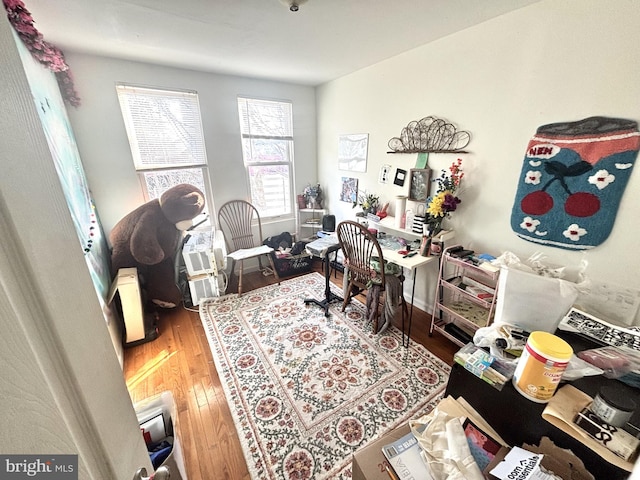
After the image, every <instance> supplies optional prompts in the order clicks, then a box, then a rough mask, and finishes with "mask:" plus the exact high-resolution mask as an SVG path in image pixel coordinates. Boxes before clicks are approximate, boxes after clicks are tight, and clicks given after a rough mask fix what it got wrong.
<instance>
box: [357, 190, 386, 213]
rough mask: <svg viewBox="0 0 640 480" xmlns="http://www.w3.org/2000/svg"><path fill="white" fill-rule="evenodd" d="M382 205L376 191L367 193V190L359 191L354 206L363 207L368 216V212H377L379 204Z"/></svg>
mask: <svg viewBox="0 0 640 480" xmlns="http://www.w3.org/2000/svg"><path fill="white" fill-rule="evenodd" d="M379 205H380V197H378V195H376V194H374V193H367V192H366V190H365V191H364V192H362V193H358V196H357V198H356V201H355V202H353V207H352V208H356V207H360V208H362V213H363V214H364V216H365V217H366V216H367V214H368V213H374V214H375V213H376V211H377V210H378V206H379Z"/></svg>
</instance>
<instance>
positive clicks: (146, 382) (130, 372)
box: [124, 262, 458, 480]
mask: <svg viewBox="0 0 640 480" xmlns="http://www.w3.org/2000/svg"><path fill="white" fill-rule="evenodd" d="M314 269H315V270H317V271H321V263H319V262H314ZM274 281H275V279H274V278H273V277H272V276H270V277H265V276H263V275H261V274H260V273H258V272H255V273H251V274H246V275H245V276H244V279H243V290H244V291H249V290H253V289H256V288H259V287H262V286H265V285H269V284H271V283H274ZM332 281H334V282H336V283H338V284H339V285H341V284H342V277H341V275H340V274H338V278H337V279H335V278H334V277H333V276H332ZM227 291H228V292H234V291H236V290H235V285H231V286H230V288H229V289H228V290H227ZM430 320H431V316H430V315H428V314H427V313H425V312H423V311H422V310H420V309H417V308H414V317H413V326H412V328H411V337H412V339H413V340H415V341H417V342H419V343H421V344H423V345H424V346H425V347H426V348H428V349H429V350H430V351H431V352H433V353H434V354H435V355H437V356H438V357H440V358H441V359H442V360H443V361H445V362H447V363H448V364H449V365H451V364H452V362H453V355H454V353H455V352H456V351H458V347H457V346H456V345H454V344H453V343H451V342H450V341H448V340H446V339H445V338H444V337H442V336H441V335H439V334H434V336H433V337H429V335H428V332H429V322H430ZM394 323H396V326H398V327H400V321H399V320H398V321H397V322H394ZM158 326H159V329H160V335H159V336H158V338H157V339H156V340H154V341H152V342H149V343H145V344H142V345H138V346H136V347H131V348H128V349H126V350H125V360H124V375H125V379H126V382H127V386H128V388H129V392H130V394H131V398H132V400H133V401H134V402H137V401H140V400H143V399H145V398H147V397H150V396H152V395H154V394H156V393H160V392H162V391H165V390H170V391H171V392H173V395H174V398H175V401H176V404H177V410H178V413H177V415H178V418H177V421H176V420H174V422H175V425H176V426H177V428H178V430H179V435H180V441H181V444H182V450H183V453H184V457H185V466H186V471H187V476H188V478H189V480H213V479H215V480H219V479H229V480H244V479H249V478H250V476H249V472H248V470H247V465H246V463H245V460H244V456H243V453H242V448H241V446H240V442H239V440H238V435H237V432H236V429H235V425H234V423H233V418H232V417H231V411H230V410H229V406H228V405H227V402H226V399H225V395H224V391H223V390H222V386H221V384H220V379H219V378H218V373H217V371H216V368H215V365H214V364H213V359H212V357H211V352H210V350H209V345H208V343H207V338H206V335H205V332H204V329H203V327H202V324H201V323H200V317H199V315H198V313H197V312H196V311H190V310H187V309H185V308H182V307H179V308H176V309H173V310H167V311H165V312H162V314H161V317H160V321H159V325H158Z"/></svg>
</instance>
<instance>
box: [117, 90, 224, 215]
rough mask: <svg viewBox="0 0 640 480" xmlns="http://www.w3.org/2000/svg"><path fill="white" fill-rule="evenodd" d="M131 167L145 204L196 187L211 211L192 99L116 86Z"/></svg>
mask: <svg viewBox="0 0 640 480" xmlns="http://www.w3.org/2000/svg"><path fill="white" fill-rule="evenodd" d="M116 91H117V93H118V100H119V101H120V108H121V110H122V116H123V118H124V124H125V127H126V129H127V136H128V137H129V144H130V146H131V153H132V155H133V163H134V165H135V168H136V170H137V172H138V174H139V175H140V180H141V183H142V186H143V190H144V194H145V198H146V199H147V200H152V199H154V198H159V197H160V196H161V195H162V194H163V193H164V192H165V190H167V189H169V188H171V187H173V186H174V185H178V184H180V183H189V184H191V185H194V186H196V187H198V188H199V189H200V190H201V191H202V192H203V193H204V194H205V197H206V199H207V206H208V207H209V208H208V209H207V210H209V211H213V209H212V206H213V204H212V203H211V201H210V200H211V199H210V195H209V189H208V188H207V182H206V179H207V178H208V171H207V157H206V153H205V148H204V135H203V133H202V122H201V119H200V106H199V103H198V94H197V93H196V92H192V91H175V90H161V89H155V88H148V87H140V86H133V85H124V84H118V85H116Z"/></svg>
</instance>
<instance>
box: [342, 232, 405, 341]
mask: <svg viewBox="0 0 640 480" xmlns="http://www.w3.org/2000/svg"><path fill="white" fill-rule="evenodd" d="M336 230H337V234H338V241H339V242H340V248H341V249H342V253H343V255H344V259H345V267H346V268H345V275H347V274H348V286H347V287H346V289H345V292H344V302H343V304H342V311H343V312H344V310H345V308H346V307H347V305H348V304H349V302H350V301H351V299H352V298H353V297H354V296H356V295H358V294H360V293H361V292H363V291H364V290H366V289H368V288H369V287H370V285H372V284H377V285H379V286H380V292H385V289H386V288H387V275H388V273H387V272H385V270H386V268H384V265H385V262H384V257H383V255H382V248H381V247H380V244H379V243H378V240H377V239H376V237H375V236H374V235H373V234H372V233H371V232H369V230H367V228H366V227H364V226H363V225H361V224H359V223H358V222H353V221H351V220H345V221H343V222H340V223H339V224H338V227H337V229H336ZM376 264H377V265H379V266H380V267H381V268H379V269H377V268H374V267H373V266H374V265H376ZM347 271H348V273H347ZM397 276H398V277H399V280H400V282H401V284H402V281H403V280H404V277H402V269H399V275H397ZM401 286H402V285H401ZM401 291H402V290H401ZM384 297H385V295H381V297H380V298H381V299H382V298H384ZM402 307H403V308H404V309H406V304H405V302H404V297H402ZM372 308H374V309H375V311H374V312H373V316H372V318H374V319H375V321H374V322H373V323H374V325H373V333H378V318H379V304H378V302H374V305H373V306H372ZM403 312H404V310H403Z"/></svg>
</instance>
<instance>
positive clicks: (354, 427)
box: [336, 417, 364, 446]
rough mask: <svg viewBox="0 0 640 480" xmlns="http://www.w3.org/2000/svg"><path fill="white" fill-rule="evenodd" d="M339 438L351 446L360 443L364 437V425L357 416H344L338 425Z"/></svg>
mask: <svg viewBox="0 0 640 480" xmlns="http://www.w3.org/2000/svg"><path fill="white" fill-rule="evenodd" d="M336 433H337V434H338V438H339V439H340V440H341V441H342V442H344V443H346V444H347V445H350V446H356V445H360V442H362V439H363V437H364V425H362V422H361V421H360V420H358V419H357V418H356V417H343V418H341V419H340V422H339V423H338V425H337V426H336Z"/></svg>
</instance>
